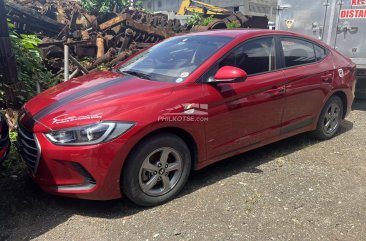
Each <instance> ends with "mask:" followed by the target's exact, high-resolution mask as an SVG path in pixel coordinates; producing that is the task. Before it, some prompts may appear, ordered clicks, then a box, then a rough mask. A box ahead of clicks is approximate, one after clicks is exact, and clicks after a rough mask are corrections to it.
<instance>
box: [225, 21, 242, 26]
mask: <svg viewBox="0 0 366 241" xmlns="http://www.w3.org/2000/svg"><path fill="white" fill-rule="evenodd" d="M226 27H227V28H240V27H241V25H240V23H239V22H238V21H236V20H235V21H233V22H230V23H227V24H226Z"/></svg>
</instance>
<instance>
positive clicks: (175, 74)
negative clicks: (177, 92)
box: [118, 35, 233, 83]
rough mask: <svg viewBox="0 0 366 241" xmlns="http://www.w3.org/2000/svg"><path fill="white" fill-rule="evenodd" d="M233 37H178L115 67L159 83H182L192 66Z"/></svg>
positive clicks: (198, 63)
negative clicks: (119, 66)
mask: <svg viewBox="0 0 366 241" xmlns="http://www.w3.org/2000/svg"><path fill="white" fill-rule="evenodd" d="M232 40H233V38H231V37H224V36H200V35H198V36H197V35H195V36H180V37H174V38H170V39H168V40H166V41H163V42H161V43H159V44H157V45H155V46H154V47H152V48H150V49H148V50H147V51H145V52H143V53H141V54H139V55H137V56H135V57H134V58H132V59H131V60H129V61H128V62H126V63H125V64H124V65H122V66H121V68H120V69H119V70H118V72H121V73H124V74H130V75H135V76H138V77H141V78H144V79H150V80H155V81H163V82H176V83H180V82H183V81H184V80H185V79H186V78H187V77H188V76H189V75H190V74H191V73H192V72H193V71H194V70H195V69H197V68H198V67H199V66H200V65H201V64H202V63H203V62H205V61H206V60H207V59H208V58H209V57H211V56H212V55H213V54H214V53H216V52H217V51H218V50H219V49H221V48H222V47H223V46H225V45H226V44H228V43H229V42H231V41H232Z"/></svg>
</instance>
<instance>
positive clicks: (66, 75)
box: [64, 44, 70, 81]
mask: <svg viewBox="0 0 366 241" xmlns="http://www.w3.org/2000/svg"><path fill="white" fill-rule="evenodd" d="M69 54H70V50H69V45H67V44H65V45H64V81H68V80H69Z"/></svg>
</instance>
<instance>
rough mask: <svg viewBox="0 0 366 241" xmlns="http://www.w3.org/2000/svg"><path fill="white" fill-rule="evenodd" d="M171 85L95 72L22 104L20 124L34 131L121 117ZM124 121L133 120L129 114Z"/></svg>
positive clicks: (159, 94)
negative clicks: (22, 110)
mask: <svg viewBox="0 0 366 241" xmlns="http://www.w3.org/2000/svg"><path fill="white" fill-rule="evenodd" d="M174 86H175V84H173V83H166V82H158V81H151V80H144V79H140V78H137V77H134V76H129V75H121V74H117V73H114V72H110V71H105V72H97V73H93V74H89V75H85V76H82V77H79V78H75V79H72V80H69V81H66V82H64V83H61V84H59V85H56V86H54V87H52V88H50V89H48V90H46V91H44V92H43V93H41V94H39V95H37V96H36V97H34V98H33V99H31V100H30V101H29V102H27V103H26V104H25V106H24V113H21V115H20V124H22V125H23V126H25V127H26V128H27V129H31V130H32V131H35V132H41V131H49V130H57V129H64V128H69V127H74V126H80V125H86V124H90V123H94V122H97V121H101V120H121V119H120V118H121V113H124V112H128V111H131V110H132V109H136V108H147V105H148V104H151V103H152V102H153V100H155V99H161V98H162V97H164V96H167V95H169V94H170V93H171V92H172V90H173V87H174ZM128 121H134V120H133V116H132V117H131V119H129V120H128Z"/></svg>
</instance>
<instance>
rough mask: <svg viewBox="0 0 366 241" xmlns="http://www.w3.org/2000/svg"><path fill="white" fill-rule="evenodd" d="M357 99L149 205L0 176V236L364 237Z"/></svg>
mask: <svg viewBox="0 0 366 241" xmlns="http://www.w3.org/2000/svg"><path fill="white" fill-rule="evenodd" d="M365 144H366V102H357V103H355V105H354V110H353V111H352V113H351V114H350V116H348V118H347V120H346V121H344V123H343V124H342V128H341V132H340V134H339V135H338V136H336V137H335V138H334V139H332V140H329V141H325V142H318V141H315V140H313V139H311V138H310V137H309V136H308V135H304V134H303V135H299V136H296V137H293V138H290V139H287V140H284V141H281V142H278V143H275V144H272V145H269V146H266V147H263V148H260V149H258V150H255V151H251V152H249V153H246V154H243V155H240V156H236V157H233V158H230V159H227V160H224V161H222V162H220V163H217V164H215V165H212V166H210V167H208V168H205V169H204V170H202V171H199V172H196V173H193V174H192V175H191V177H190V179H189V182H188V184H187V185H186V188H185V189H184V191H183V193H182V194H181V195H180V196H179V197H178V198H176V199H175V200H173V201H171V202H169V203H167V204H165V205H161V206H158V207H154V208H140V207H136V206H135V205H133V204H132V203H130V202H129V201H128V200H125V199H123V200H115V201H108V202H95V201H85V200H75V199H68V198H62V197H57V196H51V195H49V194H46V193H43V192H42V191H41V190H39V189H38V188H37V187H36V186H35V185H34V184H32V182H31V181H30V180H29V179H28V178H27V176H26V175H24V174H20V175H18V176H12V177H3V178H1V179H0V240H28V239H36V240H210V241H212V240H281V241H282V240H322V241H323V240H347V241H350V240H366V147H365Z"/></svg>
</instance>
